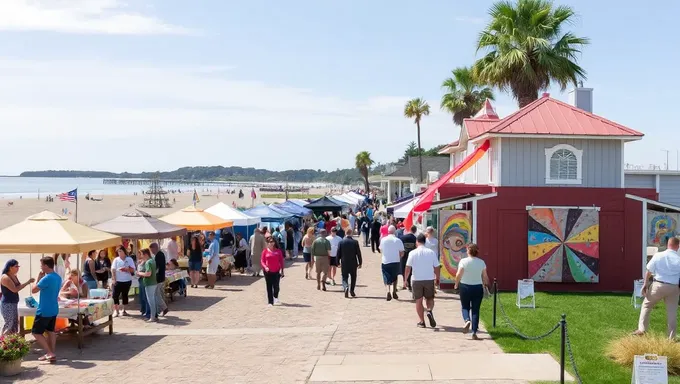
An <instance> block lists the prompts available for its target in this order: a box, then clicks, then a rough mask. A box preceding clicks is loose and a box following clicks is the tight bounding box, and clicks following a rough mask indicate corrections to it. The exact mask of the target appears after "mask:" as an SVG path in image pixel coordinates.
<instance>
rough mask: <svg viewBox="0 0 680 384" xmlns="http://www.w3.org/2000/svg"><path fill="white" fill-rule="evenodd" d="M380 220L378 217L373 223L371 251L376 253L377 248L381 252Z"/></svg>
mask: <svg viewBox="0 0 680 384" xmlns="http://www.w3.org/2000/svg"><path fill="white" fill-rule="evenodd" d="M380 226H381V225H380V220H378V218H377V217H376V218H375V220H374V221H373V223H371V252H373V253H375V250H376V248H377V249H378V252H380Z"/></svg>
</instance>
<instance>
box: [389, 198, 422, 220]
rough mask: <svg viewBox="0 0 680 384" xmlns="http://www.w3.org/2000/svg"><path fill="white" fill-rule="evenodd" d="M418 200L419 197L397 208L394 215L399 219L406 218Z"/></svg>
mask: <svg viewBox="0 0 680 384" xmlns="http://www.w3.org/2000/svg"><path fill="white" fill-rule="evenodd" d="M417 200H418V199H411V200H410V201H408V202H407V203H406V204H404V205H402V206H401V207H399V208H397V209H395V210H394V217H396V218H397V219H405V218H406V216H408V213H409V212H411V209H413V206H414V205H416V201H417Z"/></svg>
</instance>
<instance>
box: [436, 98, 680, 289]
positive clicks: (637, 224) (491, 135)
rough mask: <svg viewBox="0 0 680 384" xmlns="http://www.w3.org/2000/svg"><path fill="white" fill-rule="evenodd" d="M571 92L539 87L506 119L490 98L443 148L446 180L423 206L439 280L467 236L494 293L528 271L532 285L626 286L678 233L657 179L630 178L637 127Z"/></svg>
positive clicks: (446, 277)
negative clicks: (434, 241)
mask: <svg viewBox="0 0 680 384" xmlns="http://www.w3.org/2000/svg"><path fill="white" fill-rule="evenodd" d="M573 96H574V97H573V99H574V100H573V101H574V103H573V104H574V105H569V104H566V103H563V102H561V101H558V100H555V99H552V98H550V97H549V96H548V95H544V96H543V97H542V98H540V99H539V100H536V101H535V102H533V103H531V104H529V105H527V106H526V107H524V108H522V109H520V110H519V111H517V112H516V113H514V114H512V115H510V116H508V117H505V118H503V119H499V118H498V116H497V115H496V113H495V111H494V110H493V107H492V106H491V104H490V103H489V102H488V101H487V103H486V105H485V107H484V108H483V109H482V111H480V113H479V114H478V115H477V116H476V117H475V118H472V119H467V120H465V122H464V125H463V128H462V129H461V133H460V137H459V139H458V140H457V141H455V142H453V143H451V144H450V145H449V146H447V147H445V148H444V149H442V151H441V152H440V153H446V154H449V155H450V158H451V169H452V171H451V172H450V173H449V175H447V176H445V177H447V178H449V179H450V181H449V182H447V183H445V184H443V185H442V186H441V187H439V188H438V199H436V201H434V202H433V203H432V206H431V207H430V208H429V211H428V213H429V214H430V215H432V217H433V218H434V222H435V223H436V226H437V227H438V230H439V238H440V257H441V258H442V262H443V264H444V266H445V269H446V271H444V272H443V274H442V285H443V286H444V287H445V288H446V287H447V284H449V285H450V284H451V276H452V275H453V274H455V268H456V267H457V261H458V260H459V258H460V257H464V244H466V243H468V242H475V243H477V244H478V245H479V247H480V251H481V257H482V258H483V259H484V260H485V261H486V263H487V267H488V272H489V276H490V277H492V278H493V277H496V278H497V279H498V282H499V284H500V288H501V289H508V290H510V289H516V287H517V280H519V279H527V278H530V279H533V280H534V281H535V282H536V288H537V289H538V290H547V291H630V290H632V287H633V281H634V280H635V279H640V278H641V277H642V275H643V272H644V266H645V265H646V261H647V253H648V250H647V247H648V246H656V247H659V246H663V244H664V243H665V240H666V239H667V237H668V236H672V235H675V234H676V227H677V221H678V220H680V216H676V215H680V214H679V213H678V212H680V207H677V206H675V205H672V204H667V203H663V202H659V201H658V199H659V190H658V189H659V183H658V180H659V179H658V176H657V185H656V188H655V187H653V186H652V187H651V188H632V187H631V188H628V187H627V186H626V180H627V177H626V175H625V172H624V164H625V163H624V152H625V144H626V143H627V142H630V141H635V140H640V139H642V136H643V134H642V133H640V132H637V131H635V130H632V129H630V128H627V127H624V126H622V125H620V124H617V123H615V122H612V121H610V120H607V119H604V118H602V117H599V116H597V115H594V114H593V113H592V111H591V110H590V109H591V108H590V107H591V106H592V90H591V89H585V88H579V89H576V90H575V91H574V93H573ZM486 141H489V143H490V145H486V146H483V145H482V144H483V143H485V142H486ZM482 147H483V148H488V149H487V150H486V151H485V152H484V153H483V155H482V156H481V158H479V150H480V148H482ZM473 154H476V156H475V158H478V160H477V161H476V162H474V163H473V164H470V161H469V159H470V158H471V157H473ZM456 170H457V171H456ZM678 179H679V180H680V178H678Z"/></svg>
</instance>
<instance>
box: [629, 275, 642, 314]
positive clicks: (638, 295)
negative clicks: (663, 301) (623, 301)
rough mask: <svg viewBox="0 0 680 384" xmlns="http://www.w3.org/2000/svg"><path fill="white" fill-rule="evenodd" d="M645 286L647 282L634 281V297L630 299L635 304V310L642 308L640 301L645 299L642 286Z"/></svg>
mask: <svg viewBox="0 0 680 384" xmlns="http://www.w3.org/2000/svg"><path fill="white" fill-rule="evenodd" d="M644 284H645V281H644V280H642V279H640V280H635V281H633V297H631V298H630V301H631V303H632V304H633V308H640V302H638V299H642V298H643V296H642V286H643V285H644Z"/></svg>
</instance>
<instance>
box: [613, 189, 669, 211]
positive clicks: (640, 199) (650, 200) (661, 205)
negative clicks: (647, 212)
mask: <svg viewBox="0 0 680 384" xmlns="http://www.w3.org/2000/svg"><path fill="white" fill-rule="evenodd" d="M626 197H627V198H629V199H633V200H637V201H640V202H643V203H647V204H652V205H656V206H659V207H663V208H667V209H672V210H674V211H678V212H680V207H678V206H677V205H672V204H666V203H662V202H660V201H656V200H652V199H645V198H644V197H640V196H636V195H631V194H629V193H626Z"/></svg>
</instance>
